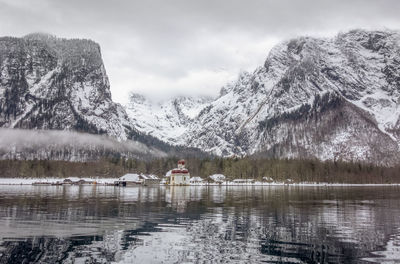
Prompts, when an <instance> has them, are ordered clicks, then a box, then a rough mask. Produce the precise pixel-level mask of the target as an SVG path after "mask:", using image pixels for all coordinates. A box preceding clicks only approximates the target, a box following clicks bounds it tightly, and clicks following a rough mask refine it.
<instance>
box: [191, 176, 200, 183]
mask: <svg viewBox="0 0 400 264" xmlns="http://www.w3.org/2000/svg"><path fill="white" fill-rule="evenodd" d="M189 182H190V184H199V183H202V182H203V179H202V178H200V177H192V178H190V180H189Z"/></svg>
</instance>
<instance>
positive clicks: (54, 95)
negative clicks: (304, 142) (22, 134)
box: [0, 34, 130, 140]
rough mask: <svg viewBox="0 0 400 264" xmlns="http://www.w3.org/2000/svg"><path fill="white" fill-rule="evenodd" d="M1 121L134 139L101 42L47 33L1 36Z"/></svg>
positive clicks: (28, 127) (24, 125)
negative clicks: (117, 99)
mask: <svg viewBox="0 0 400 264" xmlns="http://www.w3.org/2000/svg"><path fill="white" fill-rule="evenodd" d="M0 67H1V68H0V78H1V82H0V125H1V127H7V128H26V129H59V130H60V129H61V130H62V129H69V130H76V131H82V132H89V133H95V134H108V135H110V136H113V137H116V138H118V139H121V140H125V139H127V138H128V133H129V131H127V127H129V126H130V124H129V119H128V117H127V116H126V113H125V112H124V110H123V108H122V107H121V106H120V105H118V104H116V103H114V102H113V101H112V100H111V93H110V87H109V82H108V78H107V75H106V72H105V68H104V65H103V62H102V58H101V53H100V47H99V45H98V44H96V43H95V42H93V41H91V40H78V39H72V40H67V39H58V38H56V37H53V36H49V35H43V34H33V35H28V36H26V37H24V38H10V37H4V38H1V39H0Z"/></svg>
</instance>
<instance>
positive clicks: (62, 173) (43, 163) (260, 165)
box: [0, 158, 400, 183]
mask: <svg viewBox="0 0 400 264" xmlns="http://www.w3.org/2000/svg"><path fill="white" fill-rule="evenodd" d="M177 161H178V158H164V159H155V160H151V161H143V160H136V159H125V158H112V159H102V160H99V161H93V162H69V161H54V160H53V161H51V160H1V161H0V177H2V178H9V177H13V178H16V177H23V178H32V177H35V178H36V177H37V178H43V177H60V178H65V177H99V178H105V177H112V178H114V177H115V178H118V177H121V176H122V175H124V174H125V173H145V174H155V175H158V176H159V177H163V176H164V175H165V174H166V172H167V171H169V170H170V169H173V168H175V167H176V164H177ZM186 164H187V168H188V169H189V171H190V173H191V176H200V177H202V178H204V179H206V178H207V177H208V176H209V175H212V174H216V173H221V174H224V175H225V176H226V177H227V178H228V179H229V180H233V179H254V180H259V181H261V180H262V178H263V177H269V178H272V179H273V180H274V181H281V182H282V181H286V180H288V179H291V180H292V181H293V182H326V183H400V166H395V167H380V166H376V165H373V164H366V163H360V162H344V161H319V160H316V159H261V158H204V159H199V158H188V159H187V160H186Z"/></svg>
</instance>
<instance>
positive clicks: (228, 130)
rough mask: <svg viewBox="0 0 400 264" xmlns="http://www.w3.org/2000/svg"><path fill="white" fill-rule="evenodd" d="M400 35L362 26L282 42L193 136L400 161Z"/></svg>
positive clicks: (201, 120)
mask: <svg viewBox="0 0 400 264" xmlns="http://www.w3.org/2000/svg"><path fill="white" fill-rule="evenodd" d="M399 117H400V34H399V33H398V32H390V31H363V30H354V31H350V32H348V33H344V34H339V35H338V36H337V37H335V38H332V39H319V38H311V37H301V38H297V39H292V40H289V41H286V42H284V43H281V44H279V45H277V46H276V47H274V48H273V49H272V50H271V52H270V53H269V55H268V57H267V59H266V61H265V63H264V65H263V66H261V67H259V68H257V69H256V70H255V71H254V72H253V73H243V74H241V75H240V77H239V78H238V80H237V82H236V83H234V84H233V85H229V86H227V87H225V88H224V90H223V91H222V92H221V96H220V97H219V98H217V99H216V100H215V101H213V102H212V103H211V104H210V105H209V106H207V107H206V108H204V110H203V111H201V113H200V115H199V116H198V118H197V120H196V122H193V123H192V124H191V126H190V128H189V130H188V132H187V133H186V134H185V141H186V143H187V144H188V145H190V146H195V147H199V148H201V149H205V150H207V151H210V152H213V153H215V154H218V155H224V156H227V155H232V154H236V155H249V154H258V155H264V156H265V155H267V156H274V157H318V158H321V159H338V158H341V159H345V160H363V161H373V162H379V163H382V164H390V163H393V162H398V161H399V159H400V158H399V157H400V152H399V145H400V119H399Z"/></svg>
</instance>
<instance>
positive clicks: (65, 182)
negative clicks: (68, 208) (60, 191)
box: [63, 179, 72, 184]
mask: <svg viewBox="0 0 400 264" xmlns="http://www.w3.org/2000/svg"><path fill="white" fill-rule="evenodd" d="M63 184H72V180H71V179H65V180H64V181H63Z"/></svg>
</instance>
